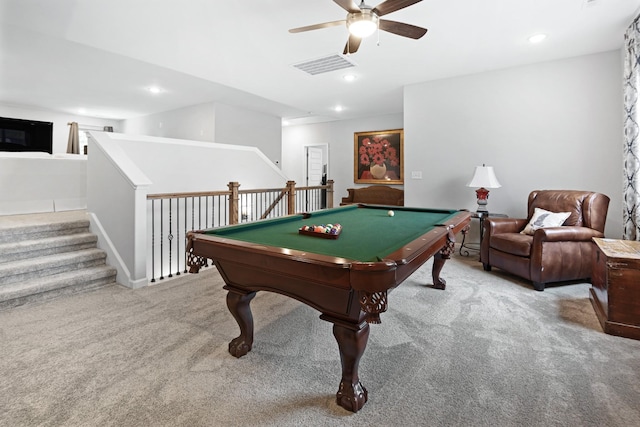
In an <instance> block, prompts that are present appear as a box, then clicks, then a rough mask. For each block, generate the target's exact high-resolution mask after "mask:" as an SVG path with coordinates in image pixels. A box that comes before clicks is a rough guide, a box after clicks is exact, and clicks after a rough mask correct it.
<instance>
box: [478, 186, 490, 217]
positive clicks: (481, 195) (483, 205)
mask: <svg viewBox="0 0 640 427" xmlns="http://www.w3.org/2000/svg"><path fill="white" fill-rule="evenodd" d="M476 195H477V196H478V209H476V211H477V212H489V211H488V210H487V204H488V203H489V200H488V199H489V190H487V189H486V188H484V187H480V188H478V189H477V190H476Z"/></svg>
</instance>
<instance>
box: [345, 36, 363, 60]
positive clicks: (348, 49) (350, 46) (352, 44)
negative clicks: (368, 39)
mask: <svg viewBox="0 0 640 427" xmlns="http://www.w3.org/2000/svg"><path fill="white" fill-rule="evenodd" d="M360 42H362V39H361V38H360V37H356V36H354V35H349V40H348V41H347V44H346V45H345V46H344V51H343V52H342V54H343V55H346V54H348V53H356V52H357V51H358V48H359V47H360Z"/></svg>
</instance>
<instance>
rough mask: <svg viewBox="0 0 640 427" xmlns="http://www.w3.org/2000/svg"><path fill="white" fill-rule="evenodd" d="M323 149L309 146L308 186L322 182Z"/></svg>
mask: <svg viewBox="0 0 640 427" xmlns="http://www.w3.org/2000/svg"><path fill="white" fill-rule="evenodd" d="M322 160H323V159H322V149H321V148H317V147H307V187H308V186H312V185H320V184H321V183H322V163H323V161H322Z"/></svg>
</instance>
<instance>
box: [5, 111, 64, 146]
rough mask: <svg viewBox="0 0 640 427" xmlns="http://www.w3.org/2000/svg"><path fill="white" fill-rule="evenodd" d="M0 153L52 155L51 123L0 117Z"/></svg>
mask: <svg viewBox="0 0 640 427" xmlns="http://www.w3.org/2000/svg"><path fill="white" fill-rule="evenodd" d="M0 151H42V152H45V153H49V154H53V123H51V122H39V121H35V120H23V119H12V118H8V117H0Z"/></svg>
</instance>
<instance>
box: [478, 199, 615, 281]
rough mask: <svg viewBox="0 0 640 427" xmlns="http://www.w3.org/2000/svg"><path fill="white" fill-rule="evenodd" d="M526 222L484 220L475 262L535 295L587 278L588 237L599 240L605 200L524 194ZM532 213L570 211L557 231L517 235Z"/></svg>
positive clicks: (588, 272)
mask: <svg viewBox="0 0 640 427" xmlns="http://www.w3.org/2000/svg"><path fill="white" fill-rule="evenodd" d="M528 207H529V209H528V217H527V219H515V218H492V217H488V218H486V219H485V220H484V224H483V226H484V235H483V239H482V245H481V247H480V261H481V262H482V265H483V267H484V269H485V270H486V271H491V267H498V268H500V269H502V270H504V271H508V272H509V273H512V274H515V275H517V276H520V277H523V278H525V279H527V280H530V281H532V282H533V287H534V288H535V290H537V291H543V290H544V287H545V284H546V283H550V282H562V281H567V280H578V279H588V278H590V277H591V264H592V258H591V256H592V252H593V250H594V249H593V245H594V243H593V242H592V240H591V238H592V237H604V226H605V222H606V219H607V210H608V208H609V197H607V196H605V195H604V194H600V193H594V192H591V191H572V190H566V191H565V190H538V191H532V192H531V194H529V202H528ZM535 208H541V209H545V210H547V211H550V212H570V213H571V215H570V216H569V217H568V218H567V219H566V220H565V222H564V224H563V225H562V226H560V227H550V228H539V229H537V230H535V232H534V233H533V235H527V234H522V233H520V232H521V231H522V230H523V229H524V227H525V226H526V225H527V224H528V223H529V220H530V219H531V217H532V215H533V213H534V210H535Z"/></svg>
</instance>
